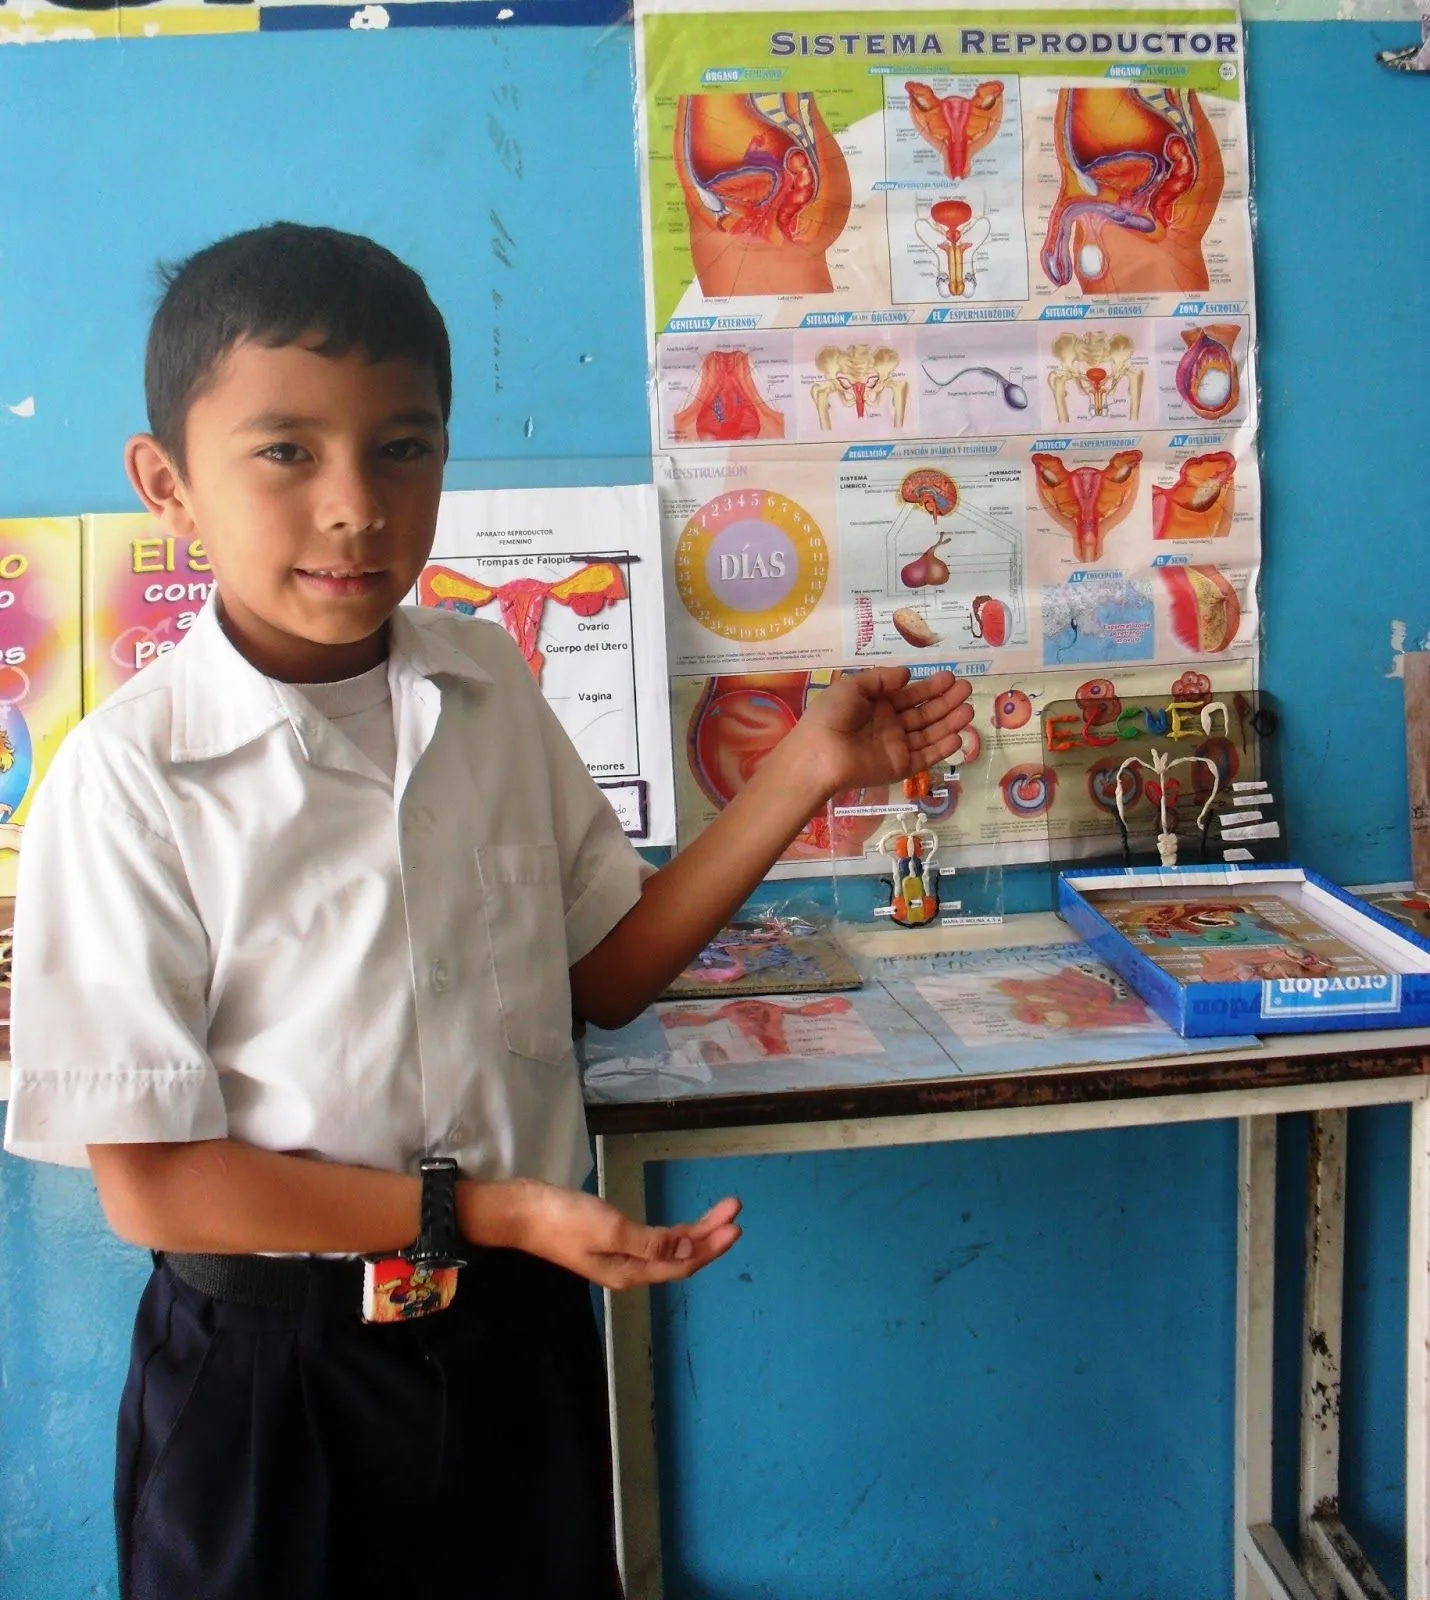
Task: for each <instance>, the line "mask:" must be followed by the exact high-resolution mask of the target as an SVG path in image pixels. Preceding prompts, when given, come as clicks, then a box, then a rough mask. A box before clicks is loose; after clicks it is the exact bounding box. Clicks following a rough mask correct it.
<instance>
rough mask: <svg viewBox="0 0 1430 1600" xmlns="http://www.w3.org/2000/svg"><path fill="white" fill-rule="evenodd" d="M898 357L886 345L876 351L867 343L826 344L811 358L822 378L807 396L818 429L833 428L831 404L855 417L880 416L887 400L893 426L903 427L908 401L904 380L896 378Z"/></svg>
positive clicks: (814, 384)
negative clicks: (817, 415)
mask: <svg viewBox="0 0 1430 1600" xmlns="http://www.w3.org/2000/svg"><path fill="white" fill-rule="evenodd" d="M900 360H901V357H900V355H899V352H898V351H897V350H892V349H890V348H889V347H888V346H887V345H885V346H882V347H880V348H879V349H877V350H874V349H871V348H870V347H869V346H868V345H867V344H851V345H844V346H842V347H841V346H837V345H826V346H825V348H824V349H823V350H821V351H820V352H819V354H818V355H816V356H815V358H814V364H815V366H816V367H817V368H818V369H819V372H820V374H821V376H820V377H819V379H818V380H817V381H816V382H814V383H813V384H811V385H810V390H809V397H810V399H811V400H812V401H813V402H814V409H815V410H816V411H817V412H818V414H819V426H820V427H821V428H823V429H825V430H826V431H827V430H828V429H829V428H830V427H832V426H833V422H832V418H831V416H830V410H829V407H830V404H831V403H832V402H833V401H836V400H837V401H838V402H839V404H840V405H842V406H846V407H849V408H851V409H852V410H853V412H854V415H855V416H856V417H860V418H863V417H875V416H879V417H881V416H882V415H883V409H884V398H885V396H887V397H888V400H889V411H890V420H891V421H892V423H893V425H894V427H896V428H902V427H903V425H904V412H905V410H906V408H907V406H908V401H909V384H908V379H907V378H899V377H896V376H895V373H896V372H897V371H898V368H899V362H900Z"/></svg>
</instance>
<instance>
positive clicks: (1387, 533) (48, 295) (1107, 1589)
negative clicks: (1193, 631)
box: [0, 23, 1430, 1600]
mask: <svg viewBox="0 0 1430 1600" xmlns="http://www.w3.org/2000/svg"><path fill="white" fill-rule="evenodd" d="M1408 37H1409V30H1408V29H1405V28H1401V27H1395V26H1383V27H1382V26H1375V25H1368V24H1325V25H1319V24H1299V23H1298V24H1276V25H1271V24H1261V25H1255V26H1253V27H1252V29H1251V50H1252V57H1251V67H1252V121H1253V125H1254V131H1255V139H1256V157H1257V182H1258V213H1259V219H1260V249H1259V284H1260V304H1261V316H1262V334H1263V367H1262V374H1263V381H1264V393H1265V418H1266V420H1265V431H1264V439H1265V453H1266V469H1265V470H1266V483H1267V518H1266V545H1267V551H1268V562H1269V565H1268V570H1267V576H1266V582H1265V588H1264V598H1265V603H1266V617H1267V622H1266V628H1267V682H1268V684H1269V685H1270V686H1271V687H1272V688H1274V689H1277V690H1279V691H1280V693H1281V694H1282V695H1283V696H1284V697H1285V699H1286V701H1287V703H1288V744H1289V756H1288V761H1287V769H1288V771H1287V779H1288V781H1287V785H1286V787H1287V789H1288V791H1289V795H1290V804H1291V816H1292V821H1293V823H1294V825H1295V828H1296V832H1297V837H1298V840H1299V847H1300V850H1299V853H1300V854H1301V856H1302V858H1303V859H1305V860H1306V861H1307V862H1309V863H1310V864H1312V865H1315V866H1318V867H1320V868H1322V869H1323V870H1326V871H1328V872H1330V873H1331V874H1333V875H1335V876H1337V877H1339V878H1341V879H1342V880H1344V881H1368V880H1372V879H1384V878H1393V877H1399V876H1403V875H1404V874H1405V872H1406V871H1407V869H1408V849H1407V843H1406V833H1405V825H1404V819H1403V812H1404V800H1403V796H1404V763H1403V757H1402V754H1401V746H1400V731H1399V730H1400V699H1399V685H1398V684H1397V683H1396V682H1395V681H1394V680H1393V679H1390V678H1387V677H1386V676H1385V674H1386V673H1387V672H1388V671H1389V669H1390V665H1391V657H1390V623H1391V619H1392V618H1400V619H1401V620H1403V621H1405V622H1406V623H1407V625H1408V627H1409V631H1410V637H1411V639H1412V640H1414V639H1416V638H1418V637H1420V636H1423V635H1424V634H1426V633H1430V586H1427V582H1426V579H1427V576H1430V573H1427V564H1428V563H1430V540H1427V537H1426V536H1427V533H1430V514H1427V511H1426V509H1425V508H1426V504H1427V501H1426V494H1425V487H1424V484H1425V477H1424V474H1425V456H1426V451H1425V444H1424V441H1425V440H1426V439H1427V438H1430V339H1427V329H1430V290H1428V289H1427V273H1426V263H1427V262H1430V202H1427V200H1426V198H1425V192H1424V185H1425V156H1424V153H1425V151H1426V150H1427V149H1430V82H1424V81H1421V82H1414V81H1407V80H1403V79H1395V78H1391V77H1390V76H1389V75H1387V74H1385V73H1382V72H1381V71H1380V70H1379V69H1378V68H1376V67H1375V66H1374V65H1373V62H1372V55H1373V52H1374V51H1375V50H1376V49H1377V48H1381V47H1384V46H1387V45H1390V44H1398V43H1401V42H1404V41H1405V40H1406V39H1408ZM3 68H4V79H3V86H4V93H3V94H0V149H3V150H4V151H5V152H6V157H7V159H6V174H5V178H4V182H3V186H0V194H3V204H0V391H3V392H0V403H3V404H5V405H12V404H15V403H16V402H18V401H19V400H21V399H23V398H24V397H25V396H27V395H30V394H33V395H34V396H35V400H36V414H35V416H34V417H33V418H32V419H29V420H23V419H20V418H15V417H13V416H12V415H11V414H10V413H9V412H8V411H5V410H0V515H24V514H32V513H43V512H55V513H64V512H74V511H79V510H119V509H125V508H127V506H128V504H129V498H128V491H127V489H126V487H125V484H124V481H123V477H122V474H121V471H120V465H119V449H118V446H119V444H120V441H121V440H122V438H123V437H124V435H125V434H126V433H128V432H129V431H131V430H132V429H133V428H134V427H136V426H137V425H139V423H140V421H141V407H140V382H139V379H140V351H141V344H142V338H143V330H144V326H145V321H146V315H147V309H148V305H149V302H150V281H151V280H150V278H149V276H148V274H149V270H150V265H151V263H152V260H153V258H154V257H155V256H156V255H171V256H172V255H182V254H183V253H184V252H186V251H188V250H190V249H192V248H193V247H195V246H197V245H199V244H201V243H203V242H205V241H207V240H208V239H210V238H212V237H213V236H215V235H217V234H219V233H223V232H227V231H231V230H232V229H234V228H237V227H241V226H245V225H248V224H251V223H256V222H260V221H265V220H269V219H271V218H273V217H275V216H291V217H297V218H299V219H303V220H326V221H331V222H334V223H336V224H338V225H340V226H344V227H350V228H357V229H361V230H364V231H369V232H373V233H376V234H377V235H379V236H380V237H381V238H383V239H384V240H385V241H387V242H388V243H390V244H391V245H393V247H394V248H396V249H397V250H399V251H400V252H402V253H403V254H405V255H407V256H408V257H410V258H411V259H412V260H413V261H414V262H415V263H416V264H417V265H418V266H419V267H420V268H421V269H422V270H423V271H424V272H425V273H426V274H427V276H428V278H429V281H430V282H431V284H432V286H433V289H434V291H435V293H436V295H437V297H438V299H439V301H440V302H441V304H442V305H443V307H444V309H445V310H446V311H447V313H448V315H449V318H450V321H451V323H452V330H453V335H454V345H455V352H456V365H457V383H458V394H457V411H456V415H455V418H454V428H453V442H454V454H455V455H456V456H457V457H459V458H466V459H468V460H475V459H481V458H486V459H487V460H489V461H490V460H499V461H502V462H503V463H505V465H503V466H502V467H501V468H500V469H494V470H498V471H499V472H500V475H502V476H510V475H511V473H512V472H514V471H515V470H517V466H518V465H519V466H520V467H521V470H522V471H523V472H524V473H526V474H527V475H529V476H530V477H532V478H534V479H539V478H541V477H543V476H547V475H550V474H551V473H552V472H553V471H555V470H558V469H556V468H553V467H552V465H551V464H550V461H549V460H548V458H552V457H561V458H566V459H567V460H568V461H569V460H571V459H572V458H579V459H580V461H581V466H580V468H579V471H578V472H576V474H575V475H577V476H580V475H587V476H589V474H591V473H595V472H602V471H603V470H605V471H606V472H607V475H608V476H610V477H611V478H617V477H619V476H621V467H622V465H624V461H623V460H621V459H619V458H629V457H632V456H637V457H638V456H640V455H641V454H642V453H643V451H644V449H645V445H646V441H647V438H648V433H647V425H646V419H645V401H644V390H643V358H642V349H643V334H642V323H641V310H640V306H641V299H640V256H639V245H638V231H637V229H638V213H637V200H636V187H635V172H634V162H633V155H632V151H631V145H630V133H629V129H630V95H631V77H630V53H629V35H628V32H626V31H624V30H621V29H615V30H611V31H607V32H598V31H596V30H590V31H585V30H580V31H577V30H571V31H566V30H562V31H538V30H531V31H518V32H504V33H501V34H499V35H489V34H484V33H423V32H420V31H408V32H401V33H397V34H392V35H387V36H373V35H365V34H364V35H352V34H336V35H323V36H313V35H306V36H304V35H294V36H287V37H271V36H270V37H266V38H237V39H224V40H165V41H156V42H152V43H151V42H137V43H134V44H132V45H126V46H113V47H108V46H106V47H101V46H97V45H95V46H80V45H75V46H52V47H48V48H44V49H27V50H23V51H18V50H12V51H7V52H5V59H4V62H3ZM17 157H22V158H23V160H22V161H20V160H17ZM498 230H500V232H501V233H504V234H506V235H508V236H509V238H510V240H511V243H510V244H506V243H503V245H502V249H501V254H502V255H505V256H506V257H507V258H508V260H509V262H510V265H508V264H507V262H505V261H503V260H502V259H500V255H499V254H498V251H497V250H496V249H495V248H494V246H493V239H494V237H497V236H498ZM583 357H589V358H590V359H588V360H583V359H582V358H583ZM528 419H530V431H529V433H528V426H527V424H528ZM603 463H604V466H603V465H602V464H603ZM514 464H515V465H514ZM572 474H573V469H571V468H570V467H569V466H568V467H567V468H566V469H565V471H564V474H563V475H565V476H568V477H569V476H571V475H572ZM481 476H482V472H481V469H480V468H478V467H464V468H463V469H462V474H461V480H460V481H468V482H474V481H478V480H479V479H480V477H481ZM1353 1122H1354V1125H1353V1131H1352V1144H1351V1159H1352V1166H1353V1180H1354V1181H1353V1184H1352V1190H1351V1195H1350V1205H1349V1211H1350V1227H1351V1235H1352V1240H1351V1243H1352V1259H1351V1262H1350V1266H1349V1283H1350V1310H1349V1323H1348V1328H1349V1340H1350V1348H1349V1350H1348V1353H1347V1375H1346V1390H1347V1395H1348V1397H1349V1399H1350V1401H1351V1409H1352V1410H1353V1411H1354V1412H1355V1416H1354V1418H1353V1419H1351V1420H1350V1421H1349V1422H1348V1426H1347V1432H1346V1436H1345V1440H1344V1465H1345V1477H1346V1492H1345V1501H1346V1505H1347V1508H1348V1511H1349V1514H1350V1517H1351V1520H1352V1522H1353V1524H1354V1525H1355V1526H1356V1527H1357V1529H1358V1531H1359V1532H1360V1533H1361V1534H1362V1536H1363V1538H1364V1541H1365V1543H1366V1544H1367V1546H1368V1547H1369V1548H1370V1549H1371V1550H1372V1552H1373V1554H1374V1555H1375V1556H1376V1557H1377V1559H1378V1560H1380V1561H1381V1563H1382V1569H1383V1572H1384V1575H1385V1576H1386V1577H1387V1578H1388V1579H1389V1581H1390V1582H1391V1584H1392V1587H1393V1588H1394V1589H1395V1590H1396V1592H1397V1593H1398V1594H1400V1595H1401V1596H1402V1597H1403V1592H1404V1591H1403V1579H1402V1577H1401V1575H1400V1573H1399V1562H1400V1557H1399V1536H1398V1532H1397V1528H1398V1524H1399V1522H1400V1521H1401V1518H1402V1514H1403V1499H1404V1474H1403V1467H1402V1464H1401V1451H1402V1449H1403V1430H1402V1426H1401V1422H1400V1387H1401V1385H1402V1383H1403V1377H1404V1353H1403V1348H1402V1345H1403V1337H1404V1291H1405V1272H1404V1264H1403V1255H1404V1244H1405V1238H1404V1219H1403V1215H1401V1214H1400V1213H1401V1208H1402V1202H1403V1196H1404V1189H1405V1183H1406V1164H1405V1152H1404V1134H1405V1123H1404V1118H1403V1116H1401V1115H1399V1114H1396V1113H1394V1112H1385V1113H1375V1114H1369V1115H1364V1116H1359V1117H1357V1118H1355V1119H1353ZM1302 1139H1303V1131H1302V1130H1300V1129H1299V1128H1298V1127H1296V1126H1295V1125H1293V1126H1291V1127H1290V1128H1288V1129H1287V1132H1286V1136H1285V1139H1284V1141H1283V1144H1284V1148H1285V1153H1286V1156H1287V1158H1288V1161H1287V1168H1286V1170H1285V1174H1284V1177H1283V1183H1282V1190H1283V1195H1282V1198H1283V1202H1284V1204H1283V1213H1284V1218H1285V1220H1284V1225H1283V1230H1282V1233H1283V1238H1282V1247H1283V1248H1282V1254H1283V1258H1284V1265H1285V1268H1286V1271H1285V1274H1284V1285H1283V1286H1284V1289H1285V1293H1286V1310H1287V1315H1286V1316H1285V1317H1284V1318H1283V1322H1282V1330H1281V1331H1282V1348H1283V1354H1284V1355H1285V1357H1286V1361H1285V1368H1286V1377H1287V1382H1286V1384H1285V1385H1284V1392H1283V1394H1282V1396H1281V1416H1282V1421H1283V1423H1284V1425H1285V1428H1286V1430H1287V1434H1286V1437H1287V1438H1288V1439H1289V1438H1290V1430H1291V1429H1292V1428H1293V1427H1294V1421H1295V1393H1294V1379H1295V1367H1294V1363H1295V1360H1296V1326H1295V1303H1296V1299H1295V1297H1296V1293H1297V1278H1296V1272H1297V1268H1296V1251H1297V1249H1298V1233H1297V1230H1298V1227H1299V1205H1300V1182H1301V1180H1300V1178H1299V1175H1298V1173H1297V1172H1296V1171H1295V1170H1294V1161H1295V1159H1296V1158H1297V1157H1298V1155H1299V1153H1300V1150H1301V1148H1302ZM1234 1175H1235V1138H1234V1131H1233V1130H1232V1128H1230V1127H1229V1126H1226V1125H1211V1126H1206V1127H1190V1128H1173V1129H1148V1130H1141V1131H1136V1132H1128V1133H1118V1134H1089V1135H1081V1136H1064V1137H1057V1138H1043V1139H1036V1140H1025V1141H1019V1142H1015V1143H1006V1144H1005V1143H981V1144H970V1145H962V1146H954V1147H948V1148H945V1149H939V1150H913V1151H906V1150H901V1151H883V1152H865V1153H860V1154H855V1155H828V1156H805V1157H794V1158H789V1159H766V1160H762V1161H740V1162H727V1163H718V1164H713V1163H707V1164H704V1165H678V1166H672V1167H669V1168H666V1169H664V1170H663V1171H662V1172H660V1173H659V1174H658V1175H657V1177H656V1179H655V1180H654V1186H653V1187H654V1192H653V1195H652V1199H653V1202H654V1204H655V1206H656V1207H657V1208H658V1210H659V1211H661V1212H663V1213H666V1214H671V1215H674V1214H682V1215H683V1214H690V1213H694V1212H695V1211H698V1210H699V1209H700V1208H701V1207H702V1206H703V1205H704V1204H705V1203H706V1202H707V1200H708V1199H709V1198H711V1197H713V1196H715V1195H716V1194H718V1193H722V1192H724V1191H725V1190H727V1189H732V1188H733V1189H737V1190H738V1191H739V1192H741V1193H742V1194H743V1195H744V1197H745V1200H746V1220H747V1222H748V1233H747V1237H746V1239H745V1241H744V1243H743V1244H742V1245H741V1247H740V1251H739V1253H738V1255H737V1256H736V1257H733V1258H732V1259H731V1260H729V1261H728V1262H725V1263H722V1264H721V1265H720V1266H719V1267H717V1268H715V1269H713V1270H712V1271H711V1272H710V1273H708V1274H706V1275H705V1276H704V1277H702V1278H700V1279H698V1280H697V1281H696V1282H695V1283H694V1284H693V1285H692V1286H690V1287H689V1288H687V1289H684V1290H681V1291H679V1292H676V1293H671V1294H667V1295H665V1296H663V1297H662V1298H661V1300H660V1303H659V1305H658V1308H657V1311H658V1354H659V1362H660V1384H661V1399H662V1417H663V1429H664V1444H665V1448H666V1467H665V1481H664V1486H663V1488H664V1496H665V1507H666V1516H667V1530H666V1531H667V1536H668V1550H669V1578H670V1584H669V1587H670V1593H671V1595H672V1596H673V1597H674V1600H696V1597H699V1600H754V1597H757V1596H759V1597H764V1596H769V1597H772V1600H774V1597H778V1600H816V1597H818V1600H834V1597H846V1596H847V1597H854V1600H915V1597H918V1600H928V1597H953V1596H957V1597H958V1600H1031V1597H1033V1596H1038V1597H1040V1600H1087V1597H1089V1596H1092V1595H1096V1594H1105V1595H1107V1596H1109V1600H1114V1597H1115V1600H1132V1597H1153V1596H1155V1597H1157V1600H1211V1597H1217V1596H1222V1595H1225V1594H1226V1593H1228V1592H1229V1584H1230V1538H1229V1518H1230V1507H1231V1473H1230V1449H1231V1397H1232V1335H1233V1319H1234V1258H1233V1247H1234V1211H1233V1192H1232V1191H1233V1183H1234ZM144 1270H145V1259H144V1258H143V1257H141V1256H139V1255H138V1254H137V1253H136V1252H132V1251H128V1250H126V1249H124V1248H123V1247H121V1246H119V1245H117V1244H115V1243H113V1242H112V1241H111V1240H110V1239H109V1237H108V1235H107V1233H106V1232H105V1229H104V1226H103V1223H102V1220H101V1218H100V1215H99V1211H98V1208H97V1206H96V1205H95V1203H94V1199H93V1195H92V1192H91V1189H90V1185H89V1182H88V1179H87V1178H86V1177H84V1176H82V1175H79V1174H74V1173H68V1172H63V1171H58V1170H54V1169H44V1168H35V1167H30V1166H27V1165H25V1164H23V1163H20V1162H15V1161H10V1160H3V1161H0V1596H3V1600H69V1597H71V1596H74V1597H79V1596H94V1595H105V1594H112V1593H113V1592H114V1582H113V1563H112V1554H111V1543H110V1529H109V1521H108V1517H109V1513H108V1494H109V1488H108V1479H109V1454H110V1448H111V1445H110V1434H111V1419H112V1415H113V1410H114V1405H115V1401H116V1398H117V1394H118V1389H119V1384H120V1381H121V1375H122V1369H123V1363H124V1351H125V1344H126V1341H127V1337H128V1318H129V1314H130V1308H131V1306H132V1303H133V1299H134V1297H135V1295H136V1293H137V1289H138V1285H139V1283H140V1282H141V1281H142V1278H143V1274H144ZM1287 1481H1288V1480H1287V1479H1286V1476H1285V1473H1284V1470H1283V1473H1282V1493H1281V1505H1280V1511H1281V1515H1282V1517H1283V1518H1286V1517H1289V1516H1290V1515H1291V1514H1292V1511H1293V1508H1292V1507H1291V1506H1290V1505H1289V1503H1288V1501H1287V1495H1286V1484H1287Z"/></svg>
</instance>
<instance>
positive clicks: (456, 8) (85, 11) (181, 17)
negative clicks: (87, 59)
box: [0, 0, 620, 44]
mask: <svg viewBox="0 0 1430 1600" xmlns="http://www.w3.org/2000/svg"><path fill="white" fill-rule="evenodd" d="M619 20H620V11H619V9H617V8H615V7H613V5H612V4H611V0H529V3H528V4H526V5H523V6H521V7H512V6H507V5H503V4H501V3H500V0H13V3H9V4H6V3H3V0H0V44H39V43H64V42H69V41H74V40H84V41H94V40H104V39H108V40H117V39H160V38H171V37H178V36H183V35H187V34H239V33H294V32H307V31H310V30H313V29H321V30H324V31H328V30H331V29H336V28H340V29H345V30H347V29H350V30H352V31H354V32H358V33H372V32H376V33H381V32H385V31H386V30H388V29H390V28H492V27H497V28H501V29H503V30H505V29H507V28H514V27H529V26H532V25H533V24H534V25H536V26H544V27H551V26H553V25H555V26H558V27H610V26H611V24H612V23H614V22H617V21H619Z"/></svg>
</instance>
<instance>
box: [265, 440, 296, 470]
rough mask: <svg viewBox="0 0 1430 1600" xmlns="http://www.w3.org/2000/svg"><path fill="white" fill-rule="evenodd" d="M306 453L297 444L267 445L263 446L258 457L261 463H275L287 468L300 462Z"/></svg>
mask: <svg viewBox="0 0 1430 1600" xmlns="http://www.w3.org/2000/svg"><path fill="white" fill-rule="evenodd" d="M306 453H307V452H306V451H305V450H304V449H303V447H302V445H298V444H269V445H264V447H263V449H261V450H260V451H259V452H258V456H259V459H260V460H262V461H277V462H279V463H280V464H281V465H283V466H288V465H290V464H291V463H293V462H295V461H301V460H302V459H303V457H304V455H306Z"/></svg>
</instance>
